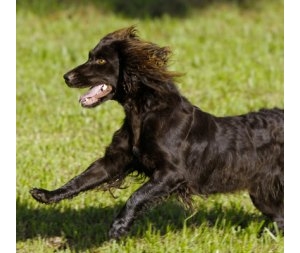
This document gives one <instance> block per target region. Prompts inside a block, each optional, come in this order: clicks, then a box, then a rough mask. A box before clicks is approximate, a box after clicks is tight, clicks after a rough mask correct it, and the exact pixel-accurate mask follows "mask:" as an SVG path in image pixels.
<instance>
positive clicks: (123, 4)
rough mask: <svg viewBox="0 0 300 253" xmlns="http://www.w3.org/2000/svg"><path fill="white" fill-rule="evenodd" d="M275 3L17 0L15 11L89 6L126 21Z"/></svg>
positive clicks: (246, 0)
mask: <svg viewBox="0 0 300 253" xmlns="http://www.w3.org/2000/svg"><path fill="white" fill-rule="evenodd" d="M268 1H269V2H271V1H277V0H143V1H141V0H127V1H124V0H102V1H98V0H52V1H40V0H17V10H18V9H19V8H22V9H26V10H28V11H31V12H34V13H36V14H38V15H45V14H49V13H53V12H56V11H60V10H72V9H74V8H75V9H77V8H84V7H87V6H92V7H94V8H96V9H99V11H100V10H101V11H102V12H103V11H110V12H114V13H116V14H119V15H122V16H125V17H129V18H142V19H143V18H159V17H161V16H163V15H169V16H172V17H186V16H188V14H189V13H190V10H194V9H199V10H202V9H205V8H207V7H209V6H211V5H214V6H216V7H217V6H218V4H230V5H234V6H237V7H238V8H240V9H242V10H248V9H256V8H259V6H260V4H261V3H262V2H268Z"/></svg>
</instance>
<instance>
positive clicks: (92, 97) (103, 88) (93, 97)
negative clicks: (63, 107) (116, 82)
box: [79, 84, 113, 107]
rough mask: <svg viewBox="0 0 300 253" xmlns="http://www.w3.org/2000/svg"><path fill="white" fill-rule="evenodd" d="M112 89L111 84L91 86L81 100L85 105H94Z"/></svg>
mask: <svg viewBox="0 0 300 253" xmlns="http://www.w3.org/2000/svg"><path fill="white" fill-rule="evenodd" d="M112 90H113V88H112V86H110V85H107V84H99V85H97V86H94V87H92V88H90V90H89V91H88V92H87V93H86V94H84V95H82V96H81V97H80V99H79V102H80V103H81V105H82V106H83V107H94V106H96V105H98V104H99V103H101V102H102V101H103V100H104V98H105V97H106V96H107V95H108V94H109V93H110V92H111V91H112Z"/></svg>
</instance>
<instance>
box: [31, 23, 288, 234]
mask: <svg viewBox="0 0 300 253" xmlns="http://www.w3.org/2000/svg"><path fill="white" fill-rule="evenodd" d="M169 55H170V49H169V48H167V47H159V46H157V45H156V44H153V43H150V42H145V41H143V40H141V39H140V38H139V37H138V36H137V34H136V30H135V28H134V27H130V28H125V29H121V30H118V31H116V32H113V33H110V34H108V35H107V36H105V37H104V38H103V39H102V40H101V41H100V42H99V44H98V45H97V46H96V47H95V48H94V49H93V50H92V51H91V52H90V54H89V60H88V61H87V62H86V63H84V64H82V65H80V66H78V67H76V68H75V69H73V70H71V71H69V72H68V73H66V74H65V75H64V77H65V80H66V83H67V84H68V85H69V86H70V87H75V88H82V87H86V85H87V84H89V85H90V86H92V85H96V84H97V83H109V84H110V85H112V86H113V88H114V91H113V93H111V94H109V95H108V96H107V97H106V98H105V99H104V100H103V101H102V102H104V101H105V100H108V99H113V100H116V101H118V102H119V103H120V104H121V105H122V106H123V108H124V112H125V119H124V123H123V125H122V126H121V128H120V129H119V130H118V131H117V132H116V133H115V134H114V136H113V138H112V142H111V144H110V145H109V146H108V147H107V148H106V152H105V155H104V156H103V157H102V158H100V159H98V160H97V161H95V162H94V163H92V164H91V165H90V166H89V167H88V168H87V169H86V170H85V171H84V172H83V173H81V174H80V175H78V176H77V177H75V178H73V179H72V180H70V181H69V182H68V183H67V184H65V185H63V186H62V187H60V188H58V189H56V190H53V191H48V190H45V189H38V188H34V189H32V190H31V194H32V196H33V197H34V198H35V199H36V200H38V201H40V202H42V203H47V204H49V203H54V202H58V201H60V200H62V199H66V198H72V197H74V196H76V195H78V194H79V193H80V192H83V191H87V190H90V189H93V188H96V187H101V186H102V187H105V188H110V187H119V186H120V185H121V184H122V182H123V179H124V178H125V177H126V176H127V175H128V174H130V173H132V172H133V171H137V172H138V173H139V174H142V175H144V176H145V177H147V178H149V180H148V181H147V182H146V183H144V184H143V185H142V186H141V187H140V188H139V189H138V190H137V191H136V192H134V193H133V194H132V196H131V197H130V198H129V199H128V201H127V202H126V204H125V205H124V207H123V208H122V210H121V211H120V213H119V214H118V215H117V217H116V218H115V220H114V222H113V224H112V226H111V229H110V232H109V236H110V237H111V238H116V239H118V238H120V237H121V236H123V235H125V234H126V233H127V232H128V231H129V229H130V227H131V225H132V223H133V222H134V220H135V219H136V218H137V217H138V216H139V215H140V214H141V213H142V212H143V211H144V210H145V209H146V208H147V207H149V206H150V205H151V206H152V205H153V204H155V203H157V202H158V201H160V200H162V199H165V198H166V197H168V196H170V195H179V196H181V198H182V199H183V200H184V201H185V202H186V203H188V204H190V200H191V198H190V196H191V195H192V194H197V195H210V194H214V193H228V192H235V191H240V190H247V191H248V192H249V194H250V197H251V199H252V201H253V203H254V205H255V206H256V207H257V208H258V209H259V210H260V211H261V212H262V213H263V214H265V215H266V216H268V217H269V218H271V219H272V220H274V221H276V222H277V223H278V226H279V227H280V228H282V229H283V216H284V214H283V206H284V204H283V203H284V202H283V192H284V180H283V178H284V171H283V168H284V159H283V158H284V149H283V148H284V145H283V143H284V138H283V137H284V133H283V131H284V128H283V127H284V126H283V125H284V124H283V122H284V112H283V110H281V109H277V108H275V109H262V110H259V111H258V112H250V113H247V114H244V115H239V116H230V117H216V116H213V115H211V114H209V113H207V112H204V111H202V110H201V109H199V108H198V107H196V106H194V105H192V104H191V103H190V102H189V101H188V100H187V99H186V98H185V97H183V96H182V95H181V94H180V92H179V91H178V89H177V88H176V86H175V84H174V82H175V81H174V80H175V77H176V76H178V74H177V73H174V72H170V71H169V70H168V66H167V64H168V58H169ZM99 57H102V58H105V59H106V60H107V64H106V65H104V66H97V65H96V59H97V58H99ZM99 104H100V102H99ZM96 105H98V104H96ZM96 105H95V106H96Z"/></svg>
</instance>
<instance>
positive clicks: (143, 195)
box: [109, 171, 184, 239]
mask: <svg viewBox="0 0 300 253" xmlns="http://www.w3.org/2000/svg"><path fill="white" fill-rule="evenodd" d="M183 182H184V180H183V177H180V176H178V174H176V173H175V172H174V171H173V172H168V173H163V172H162V171H159V172H157V173H155V175H154V176H153V177H152V178H151V179H150V180H149V181H148V182H147V183H145V184H144V185H143V186H141V187H140V188H139V189H138V190H137V191H136V192H134V193H133V195H132V196H131V197H130V198H129V199H128V201H127V202H126V204H125V206H124V207H123V208H122V210H121V211H120V213H119V214H118V216H117V217H116V219H115V220H114V222H113V224H112V226H111V229H110V231H109V237H110V238H111V239H119V238H120V237H121V236H123V235H125V234H126V233H127V232H128V231H129V229H130V227H131V225H132V223H133V222H134V220H135V219H136V218H137V217H138V215H139V214H140V213H142V212H143V211H144V210H145V209H146V208H147V207H150V206H151V207H152V206H153V205H154V204H156V203H158V202H159V201H160V200H161V199H162V198H164V197H166V196H169V195H170V194H171V193H173V192H174V191H176V190H177V189H178V188H179V187H180V185H182V184H183Z"/></svg>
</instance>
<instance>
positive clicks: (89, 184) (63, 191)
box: [30, 159, 113, 204]
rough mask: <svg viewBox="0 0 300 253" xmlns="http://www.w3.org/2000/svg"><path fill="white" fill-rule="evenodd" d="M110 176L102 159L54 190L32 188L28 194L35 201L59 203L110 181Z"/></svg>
mask: <svg viewBox="0 0 300 253" xmlns="http://www.w3.org/2000/svg"><path fill="white" fill-rule="evenodd" d="M108 167H111V166H108ZM112 171H113V170H112ZM112 176H113V175H111V173H110V171H109V170H107V169H106V166H105V161H104V159H100V160H97V161H96V162H94V163H92V164H91V165H90V166H89V168H87V169H86V170H85V171H84V172H83V173H81V174H80V175H78V176H76V177H74V178H73V179H72V180H70V181H69V182H68V183H67V184H65V185H64V186H62V187H60V188H58V189H56V190H53V191H48V190H45V189H38V188H33V189H32V190H31V191H30V193H31V195H32V197H33V198H35V199H36V200H37V201H39V202H42V203H46V204H50V203H54V202H59V201H60V200H62V199H66V198H72V197H74V196H76V195H78V194H79V193H80V192H82V191H87V190H90V189H93V188H95V187H97V186H99V185H101V184H102V183H105V182H107V181H108V180H109V179H112Z"/></svg>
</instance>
